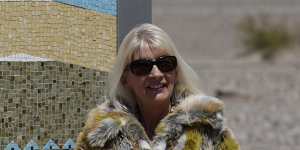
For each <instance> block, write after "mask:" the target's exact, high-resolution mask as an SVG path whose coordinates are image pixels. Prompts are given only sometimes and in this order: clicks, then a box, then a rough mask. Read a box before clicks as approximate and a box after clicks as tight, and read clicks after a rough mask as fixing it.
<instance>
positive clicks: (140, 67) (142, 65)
mask: <svg viewBox="0 0 300 150" xmlns="http://www.w3.org/2000/svg"><path fill="white" fill-rule="evenodd" d="M130 70H131V72H132V73H133V74H135V75H139V76H142V75H147V74H149V73H150V72H151V70H152V64H151V61H150V60H144V59H141V60H136V61H133V62H132V63H131V64H130Z"/></svg>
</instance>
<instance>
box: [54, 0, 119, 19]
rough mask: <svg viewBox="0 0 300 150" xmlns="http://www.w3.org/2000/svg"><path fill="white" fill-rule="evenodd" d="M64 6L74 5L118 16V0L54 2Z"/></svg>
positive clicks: (60, 0)
mask: <svg viewBox="0 0 300 150" xmlns="http://www.w3.org/2000/svg"><path fill="white" fill-rule="evenodd" d="M54 1H55V2H60V3H64V4H69V5H74V6H77V7H82V8H85V9H90V10H94V11H96V12H101V13H106V14H110V15H113V16H116V15H117V0H54Z"/></svg>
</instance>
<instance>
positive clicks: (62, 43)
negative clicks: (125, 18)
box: [0, 1, 117, 71]
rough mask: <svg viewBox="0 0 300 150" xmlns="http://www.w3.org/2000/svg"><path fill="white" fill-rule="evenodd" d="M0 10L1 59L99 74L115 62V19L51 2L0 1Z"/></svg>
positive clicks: (104, 14) (92, 11)
mask: <svg viewBox="0 0 300 150" xmlns="http://www.w3.org/2000/svg"><path fill="white" fill-rule="evenodd" d="M115 7H116V6H115ZM0 10H1V11H0V57H1V56H8V55H13V54H17V53H25V54H29V55H32V56H37V57H44V58H49V59H51V60H55V61H60V62H67V63H71V64H78V65H81V66H85V67H89V68H94V69H99V70H102V71H108V70H109V69H110V68H111V66H112V63H113V62H114V59H115V54H116V49H117V48H116V45H117V39H116V38H117V33H116V28H117V27H116V16H114V15H111V14H108V13H101V12H97V11H95V10H89V9H86V8H84V6H83V7H82V8H81V7H79V6H72V5H71V4H68V5H67V4H63V3H59V2H51V1H22V2H20V1H0ZM115 11H116V10H115Z"/></svg>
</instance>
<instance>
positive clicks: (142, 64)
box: [129, 56, 177, 76]
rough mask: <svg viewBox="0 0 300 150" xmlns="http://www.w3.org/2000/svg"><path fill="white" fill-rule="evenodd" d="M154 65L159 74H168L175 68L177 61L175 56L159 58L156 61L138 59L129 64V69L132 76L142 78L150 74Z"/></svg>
mask: <svg viewBox="0 0 300 150" xmlns="http://www.w3.org/2000/svg"><path fill="white" fill-rule="evenodd" d="M154 64H155V65H157V67H158V69H159V70H160V71H161V72H170V71H172V70H174V69H175V68H176V67H177V59H176V57H175V56H165V57H160V58H159V59H157V60H156V61H151V60H147V59H140V60H136V61H133V62H131V63H130V65H129V67H130V70H131V72H132V73H133V74H135V75H138V76H144V75H147V74H149V73H150V72H151V70H152V68H153V65H154Z"/></svg>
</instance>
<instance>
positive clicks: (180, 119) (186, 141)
mask: <svg viewBox="0 0 300 150" xmlns="http://www.w3.org/2000/svg"><path fill="white" fill-rule="evenodd" d="M109 81H110V93H109V95H110V100H107V101H106V102H105V103H103V104H102V105H100V106H98V107H97V108H95V109H93V110H92V111H91V112H90V113H89V116H88V120H87V122H86V125H85V127H84V129H83V131H82V132H81V133H80V134H79V136H78V138H77V149H78V150H93V149H97V150H98V149H117V150H119V149H120V150H121V149H122V150H123V149H155V150H164V149H198V150H199V149H202V150H208V149H222V150H227V149H228V150H229V149H230V150H232V149H239V145H238V144H237V142H236V140H235V138H234V137H233V135H232V134H231V132H230V131H229V130H228V129H227V128H225V127H224V126H223V117H222V110H223V103H222V102H221V101H220V100H218V99H217V98H214V97H209V96H204V95H203V94H201V92H200V91H199V88H198V87H197V83H199V82H198V81H197V75H196V74H195V72H194V71H193V70H192V69H191V68H190V67H189V65H187V63H185V61H184V60H183V59H182V58H181V56H180V55H179V54H178V52H177V50H176V48H175V46H174V44H173V42H172V40H171V39H170V37H169V36H168V35H167V34H166V33H165V32H164V31H163V30H162V29H160V28H159V27H157V26H155V25H152V24H142V25H139V26H136V27H135V28H133V29H132V30H131V31H130V32H129V33H128V35H127V36H126V37H125V39H124V40H123V41H122V44H121V46H120V49H119V54H118V56H117V60H116V64H115V66H114V68H113V70H112V72H111V75H110V80H109Z"/></svg>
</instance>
